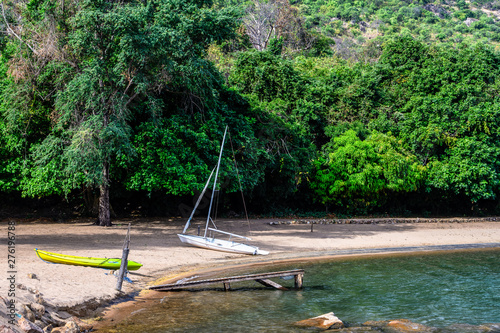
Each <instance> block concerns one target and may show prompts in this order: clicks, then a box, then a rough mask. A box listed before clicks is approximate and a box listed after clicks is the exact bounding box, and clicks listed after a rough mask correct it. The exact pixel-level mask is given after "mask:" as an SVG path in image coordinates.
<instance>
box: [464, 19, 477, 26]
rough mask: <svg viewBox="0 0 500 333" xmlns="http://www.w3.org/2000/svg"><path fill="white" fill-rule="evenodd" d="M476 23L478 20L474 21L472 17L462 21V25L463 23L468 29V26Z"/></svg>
mask: <svg viewBox="0 0 500 333" xmlns="http://www.w3.org/2000/svg"><path fill="white" fill-rule="evenodd" d="M476 21H478V19H475V18H472V17H468V18H467V19H466V20H465V21H464V23H465V25H466V26H468V27H470V25H471V24H472V23H473V22H476Z"/></svg>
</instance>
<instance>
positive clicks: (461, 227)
mask: <svg viewBox="0 0 500 333" xmlns="http://www.w3.org/2000/svg"><path fill="white" fill-rule="evenodd" d="M14 221H16V222H15V223H16V230H15V231H16V237H17V244H16V260H18V270H17V275H16V284H17V285H18V289H17V293H16V297H17V298H18V304H20V303H27V304H29V303H30V302H33V299H34V297H35V296H36V295H37V294H38V295H41V296H42V297H43V300H44V304H45V307H46V309H47V311H54V312H56V313H58V314H61V315H64V316H66V317H67V318H68V317H71V316H76V317H77V318H83V317H94V318H95V317H98V316H101V314H102V313H104V315H105V317H106V313H105V312H104V311H107V312H108V315H107V316H108V318H109V310H110V309H111V308H113V307H114V306H116V305H113V303H115V302H118V301H119V303H120V304H121V306H123V305H124V304H126V303H127V297H128V298H129V299H130V295H135V298H134V299H133V300H132V302H134V301H135V302H141V301H142V295H141V290H144V289H145V288H146V287H147V286H148V285H150V284H151V283H153V282H154V281H164V280H165V279H166V278H170V279H175V277H176V276H180V275H182V276H186V275H189V274H190V273H194V272H196V273H197V274H198V273H200V272H203V271H204V270H210V269H214V268H217V267H219V269H221V270H223V269H225V268H224V267H225V266H235V265H250V266H251V265H272V264H273V263H276V262H278V261H283V260H295V261H300V260H309V259H308V258H311V256H313V257H318V256H320V257H322V258H324V257H325V256H335V257H338V256H346V255H375V254H377V253H376V252H380V251H384V252H387V251H396V252H397V251H398V249H403V250H406V251H408V249H413V250H412V251H413V252H414V251H416V250H418V249H423V250H424V251H429V249H431V251H439V249H440V247H441V248H442V249H443V250H457V249H460V247H464V246H467V247H474V246H476V247H477V246H484V245H485V244H489V245H488V246H490V247H495V248H496V247H500V243H498V242H499V240H500V223H499V222H498V221H499V219H498V218H496V217H490V218H484V219H477V218H474V219H467V218H450V219H439V220H436V219H432V220H431V219H428V220H426V219H418V221H419V222H411V223H409V222H407V221H408V220H407V219H406V220H405V219H394V218H392V219H348V220H341V221H342V223H338V221H339V220H336V222H335V223H325V220H324V219H323V220H322V219H313V220H305V219H302V220H301V221H298V222H297V220H293V219H289V220H285V219H279V220H276V219H262V220H252V222H251V225H252V227H251V230H250V231H251V232H250V236H251V237H252V239H253V241H252V242H251V243H252V244H255V245H257V246H259V247H260V248H262V249H265V250H270V251H271V254H270V255H269V256H246V255H238V254H229V253H225V252H217V251H211V250H205V249H200V248H194V247H188V246H185V245H183V244H181V243H180V241H179V240H178V239H177V233H179V232H180V231H181V230H182V226H183V224H184V220H182V219H166V218H162V219H159V218H150V219H147V218H140V219H121V220H116V221H115V222H114V223H115V225H114V226H113V227H112V228H102V227H97V226H93V225H92V221H91V220H90V219H87V220H86V219H79V220H75V221H71V222H64V223H54V222H47V221H45V222H44V221H40V220H36V221H25V220H24V221H23V220H14ZM347 221H349V223H346V222H347ZM399 221H400V222H399ZM422 221H427V222H424V223H423V222H422ZM428 221H432V222H428ZM436 221H439V222H436ZM3 222H5V223H2V224H1V226H2V229H3V230H2V231H1V232H2V237H5V236H6V235H7V220H4V221H3ZM276 222H279V223H276ZM128 223H131V225H132V230H131V250H130V255H129V259H130V260H134V261H138V262H140V263H142V264H143V267H142V268H141V269H140V270H138V271H136V273H137V274H131V275H129V277H130V278H131V279H133V280H134V281H136V282H135V284H134V285H130V284H129V283H124V288H123V292H122V293H118V292H117V291H116V290H114V287H115V284H116V279H115V278H114V277H113V276H109V275H105V272H103V270H101V269H93V268H88V267H78V266H66V265H50V264H47V263H45V262H42V261H41V260H40V259H38V258H37V257H36V254H35V252H34V251H33V249H34V248H39V249H42V250H47V251H51V252H56V253H64V254H70V255H81V256H92V257H108V258H109V257H121V248H122V245H123V240H124V237H125V234H126V229H127V226H128ZM274 223H276V224H274ZM198 224H200V222H196V221H195V223H194V225H195V226H194V228H196V225H198ZM218 225H219V227H220V228H221V229H223V230H228V231H230V232H234V233H238V234H246V235H248V234H249V230H248V229H249V228H248V224H247V222H246V220H245V221H241V220H229V219H228V220H223V221H220V222H218ZM311 225H314V232H311ZM4 235H5V236H4ZM349 251H351V252H352V253H350V254H349ZM363 251H365V253H364V254H359V253H358V254H357V253H356V252H363ZM367 251H368V252H371V253H366V252H367ZM396 254H397V253H396ZM305 256H307V258H306V257H305ZM186 270H187V272H186ZM4 273H5V272H4ZM133 273H135V272H133ZM29 274H33V275H34V276H36V278H35V279H33V278H29V277H28V275H29ZM5 278H7V277H5ZM19 285H22V286H24V287H25V288H26V289H24V290H22V289H19ZM0 291H1V294H2V296H4V295H5V292H6V288H5V287H4V286H3V285H2V286H1V287H0ZM120 297H122V298H123V297H125V300H124V301H120ZM2 311H3V309H2ZM120 311H122V310H120ZM113 315H114V314H113ZM2 317H5V316H2ZM116 319H118V318H116ZM104 322H105V321H102V322H98V323H97V324H96V323H95V322H94V324H95V326H96V327H101V326H102V325H101V324H104ZM2 324H4V323H2V322H0V326H1V325H2Z"/></svg>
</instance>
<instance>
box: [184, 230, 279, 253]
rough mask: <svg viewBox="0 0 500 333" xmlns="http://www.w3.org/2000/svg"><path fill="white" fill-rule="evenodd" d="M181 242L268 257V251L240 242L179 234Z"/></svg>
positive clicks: (217, 249) (211, 248)
mask: <svg viewBox="0 0 500 333" xmlns="http://www.w3.org/2000/svg"><path fill="white" fill-rule="evenodd" d="M177 236H179V239H180V240H181V242H183V243H185V244H189V245H193V246H197V247H202V248H205V249H210V250H216V251H224V252H232V253H242V254H252V255H257V254H260V255H267V254H269V252H268V251H264V250H259V248H258V247H255V246H251V245H246V244H242V243H238V242H233V241H228V240H223V239H219V238H211V237H202V236H193V235H184V234H177Z"/></svg>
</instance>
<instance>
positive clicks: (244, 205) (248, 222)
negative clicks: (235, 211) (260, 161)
mask: <svg viewBox="0 0 500 333" xmlns="http://www.w3.org/2000/svg"><path fill="white" fill-rule="evenodd" d="M229 143H230V144H231V150H232V152H233V161H234V166H235V168H236V176H237V177H238V183H239V185H240V193H241V199H242V200H243V209H244V210H245V217H246V218H247V224H248V230H249V232H250V234H251V233H252V229H251V227H250V220H249V219H248V213H247V205H246V203H245V196H244V195H243V187H242V186H241V179H240V172H239V171H238V163H237V162H236V156H235V154H234V148H233V140H232V139H231V133H229Z"/></svg>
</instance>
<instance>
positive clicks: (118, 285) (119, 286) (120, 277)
mask: <svg viewBox="0 0 500 333" xmlns="http://www.w3.org/2000/svg"><path fill="white" fill-rule="evenodd" d="M129 245H130V223H129V224H128V230H127V236H125V242H124V243H123V252H122V261H121V264H120V271H119V273H118V281H117V283H116V290H118V291H121V290H122V284H123V278H124V277H125V274H126V272H127V264H128V260H127V259H128V253H129Z"/></svg>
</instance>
